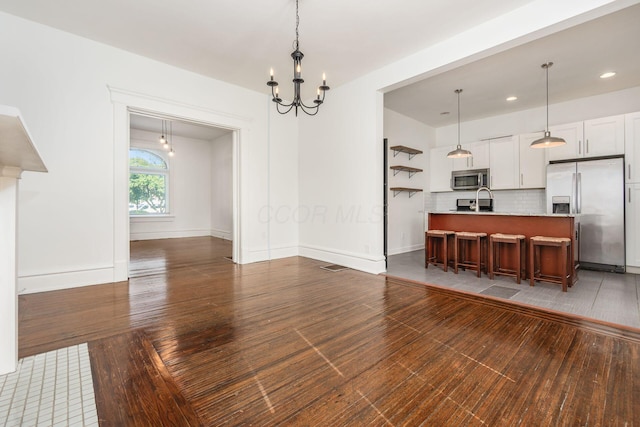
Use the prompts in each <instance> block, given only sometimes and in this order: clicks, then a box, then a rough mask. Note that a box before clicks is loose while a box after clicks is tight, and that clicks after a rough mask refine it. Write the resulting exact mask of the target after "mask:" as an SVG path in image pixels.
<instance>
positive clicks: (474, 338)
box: [20, 238, 640, 426]
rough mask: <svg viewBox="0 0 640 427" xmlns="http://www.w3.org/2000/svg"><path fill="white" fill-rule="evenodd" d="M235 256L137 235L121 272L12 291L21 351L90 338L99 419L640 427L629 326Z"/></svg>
mask: <svg viewBox="0 0 640 427" xmlns="http://www.w3.org/2000/svg"><path fill="white" fill-rule="evenodd" d="M229 253H230V244H229V243H228V242H224V241H221V240H219V239H211V238H192V239H167V240H160V241H153V242H149V241H147V242H133V243H132V247H131V254H132V269H133V270H132V278H131V279H130V280H129V282H126V283H114V284H108V285H99V286H92V287H87V288H80V289H73V290H67V291H59V292H49V293H46V294H35V295H24V296H21V297H20V309H21V313H20V355H21V356H26V355H29V354H35V353H39V352H42V351H47V350H51V349H55V348H59V347H63V346H65V345H70V344H76V343H80V342H85V341H89V343H90V350H91V355H92V364H95V366H94V381H95V382H96V386H95V387H96V390H97V393H96V395H97V397H98V399H100V402H101V403H100V405H101V406H100V405H99V417H100V419H101V422H102V423H103V424H105V425H109V423H114V424H117V423H121V424H129V425H136V424H140V422H139V420H141V419H151V418H153V417H158V416H160V415H158V414H159V413H160V412H161V411H162V410H164V412H166V413H162V414H161V415H162V416H164V417H166V418H167V419H169V420H171V421H170V422H178V420H180V419H181V418H180V417H186V418H188V421H186V422H185V425H186V423H189V424H191V423H194V424H196V423H197V422H201V423H202V424H203V425H250V424H253V425H396V426H399V425H454V424H455V425H508V426H511V425H586V424H589V425H640V360H639V358H640V331H638V330H636V329H633V328H629V327H619V326H617V325H612V324H608V323H605V322H599V321H593V320H590V319H586V318H583V317H578V316H569V315H564V314H562V313H557V312H553V311H548V310H542V309H539V308H535V307H530V306H526V305H523V304H514V303H512V302H510V301H505V300H503V299H499V298H492V297H487V296H482V295H477V294H468V293H464V292H459V291H454V290H451V289H445V288H441V287H437V286H430V285H424V284H418V283H412V282H410V281H406V280H399V279H395V278H391V277H384V276H373V275H368V274H365V273H361V272H357V271H353V270H344V271H340V272H329V271H325V270H322V269H320V266H322V265H324V264H325V263H322V262H318V261H314V260H309V259H304V258H299V257H294V258H287V259H281V260H276V261H270V262H263V263H256V264H249V265H242V266H239V265H235V264H233V263H231V262H229V261H228V260H226V259H225V258H224V257H225V256H227V255H228V254H229ZM133 276H135V277H133ZM471 280H473V279H471ZM120 347H122V348H120ZM134 368H135V369H136V370H137V371H138V372H141V374H140V375H141V378H142V377H144V378H147V380H145V381H132V380H131V378H130V377H129V376H128V375H127V372H130V369H134ZM147 381H149V384H155V383H158V384H160V386H162V384H165V385H164V386H162V387H164V391H162V392H161V393H158V396H157V397H156V398H155V400H154V401H152V400H151V399H150V396H152V395H153V392H154V390H155V388H154V387H155V386H153V387H152V386H150V385H149V384H147ZM139 395H142V396H145V398H144V399H142V401H143V402H145V403H144V405H143V404H141V399H138V396H139ZM183 406H184V407H186V408H192V412H191V411H190V410H189V409H187V414H186V415H185V414H182V413H181V412H180V408H182V407H183ZM100 408H103V409H100ZM189 414H191V415H189ZM165 421H166V420H165ZM142 424H143V425H144V423H142Z"/></svg>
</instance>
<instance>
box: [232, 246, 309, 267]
mask: <svg viewBox="0 0 640 427" xmlns="http://www.w3.org/2000/svg"><path fill="white" fill-rule="evenodd" d="M298 255H299V253H298V246H276V247H271V249H265V248H263V249H253V250H248V251H245V252H243V253H242V260H241V262H240V264H251V263H252V262H263V261H269V260H272V259H280V258H289V257H293V256H298Z"/></svg>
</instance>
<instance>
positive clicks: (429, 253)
mask: <svg viewBox="0 0 640 427" xmlns="http://www.w3.org/2000/svg"><path fill="white" fill-rule="evenodd" d="M454 235H455V232H454V231H449V230H428V231H427V241H426V245H425V246H426V252H425V260H424V268H429V264H433V265H441V266H442V269H443V270H444V271H447V267H448V266H449V262H453V258H452V257H450V256H449V253H450V252H451V249H452V248H453V247H452V246H451V245H450V244H449V243H450V242H449V240H450V239H453V237H454ZM438 247H441V248H442V254H440V255H439V254H438V252H439V251H438Z"/></svg>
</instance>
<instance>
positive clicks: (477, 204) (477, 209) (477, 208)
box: [475, 187, 493, 212]
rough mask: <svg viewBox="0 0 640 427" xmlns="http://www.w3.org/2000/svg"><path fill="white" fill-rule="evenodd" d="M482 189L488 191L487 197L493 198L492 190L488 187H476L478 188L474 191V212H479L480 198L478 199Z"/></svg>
mask: <svg viewBox="0 0 640 427" xmlns="http://www.w3.org/2000/svg"><path fill="white" fill-rule="evenodd" d="M483 190H484V191H486V192H488V193H489V197H490V198H491V199H493V192H492V191H491V190H490V189H489V187H480V188H478V190H477V191H476V206H475V208H476V212H480V200H479V199H480V192H481V191H483Z"/></svg>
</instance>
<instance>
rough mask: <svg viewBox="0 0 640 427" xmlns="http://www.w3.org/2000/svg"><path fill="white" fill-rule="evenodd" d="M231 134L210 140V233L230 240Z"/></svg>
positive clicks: (231, 219)
mask: <svg viewBox="0 0 640 427" xmlns="http://www.w3.org/2000/svg"><path fill="white" fill-rule="evenodd" d="M232 148H233V134H232V133H227V134H224V135H222V136H221V137H218V138H216V139H214V140H213V141H212V142H211V162H210V163H211V187H210V188H211V231H210V234H211V235H212V236H215V237H220V238H222V239H226V240H231V239H232V232H233V206H232V203H233V193H232V191H231V190H232V186H233V170H232V167H231V166H232V162H233V151H232Z"/></svg>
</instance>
